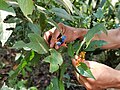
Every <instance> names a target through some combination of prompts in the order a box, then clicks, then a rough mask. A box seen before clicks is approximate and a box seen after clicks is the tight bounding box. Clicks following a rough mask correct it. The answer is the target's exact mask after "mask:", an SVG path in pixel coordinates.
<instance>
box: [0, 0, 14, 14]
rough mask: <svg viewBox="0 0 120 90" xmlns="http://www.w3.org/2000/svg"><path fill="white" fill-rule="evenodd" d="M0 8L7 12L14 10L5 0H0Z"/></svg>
mask: <svg viewBox="0 0 120 90" xmlns="http://www.w3.org/2000/svg"><path fill="white" fill-rule="evenodd" d="M0 10H4V11H7V12H14V9H13V8H12V7H10V6H9V5H8V4H7V3H6V2H5V0H0Z"/></svg>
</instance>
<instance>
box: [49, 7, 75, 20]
mask: <svg viewBox="0 0 120 90" xmlns="http://www.w3.org/2000/svg"><path fill="white" fill-rule="evenodd" d="M51 10H52V11H53V12H54V13H55V14H56V15H57V16H59V17H61V18H64V19H67V20H71V21H72V20H73V18H72V16H71V15H70V14H68V13H67V12H66V11H65V10H64V9H61V8H52V9H51Z"/></svg>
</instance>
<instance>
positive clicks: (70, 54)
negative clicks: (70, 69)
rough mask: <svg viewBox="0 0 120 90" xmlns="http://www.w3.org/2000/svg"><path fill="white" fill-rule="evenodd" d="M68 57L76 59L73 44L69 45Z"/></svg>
mask: <svg viewBox="0 0 120 90" xmlns="http://www.w3.org/2000/svg"><path fill="white" fill-rule="evenodd" d="M68 55H69V56H71V57H74V47H73V46H72V44H71V43H69V44H68Z"/></svg>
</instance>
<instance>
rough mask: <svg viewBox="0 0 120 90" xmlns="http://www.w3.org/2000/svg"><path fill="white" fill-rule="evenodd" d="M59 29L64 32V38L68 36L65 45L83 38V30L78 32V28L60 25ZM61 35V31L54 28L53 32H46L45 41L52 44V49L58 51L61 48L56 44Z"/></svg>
mask: <svg viewBox="0 0 120 90" xmlns="http://www.w3.org/2000/svg"><path fill="white" fill-rule="evenodd" d="M58 27H59V28H60V29H61V31H62V32H63V34H64V36H66V39H65V41H64V43H68V42H71V41H74V40H76V39H77V38H81V37H82V36H83V29H79V30H78V29H77V28H73V27H70V26H66V25H64V24H62V23H59V24H58ZM60 35H61V34H60V32H59V30H58V29H55V28H54V29H51V30H49V31H47V32H45V34H44V39H45V41H46V42H47V43H48V44H50V47H51V48H56V49H58V48H59V46H58V45H56V42H57V40H58V38H59V36H60ZM49 39H50V40H49Z"/></svg>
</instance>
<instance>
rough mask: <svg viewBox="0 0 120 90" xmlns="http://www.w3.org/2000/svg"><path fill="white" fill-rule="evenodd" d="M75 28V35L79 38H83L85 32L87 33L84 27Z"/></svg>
mask: <svg viewBox="0 0 120 90" xmlns="http://www.w3.org/2000/svg"><path fill="white" fill-rule="evenodd" d="M76 30H77V34H76V35H77V37H78V38H79V39H81V40H82V39H83V38H84V35H86V33H87V31H88V30H87V29H85V28H77V29H76Z"/></svg>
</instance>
